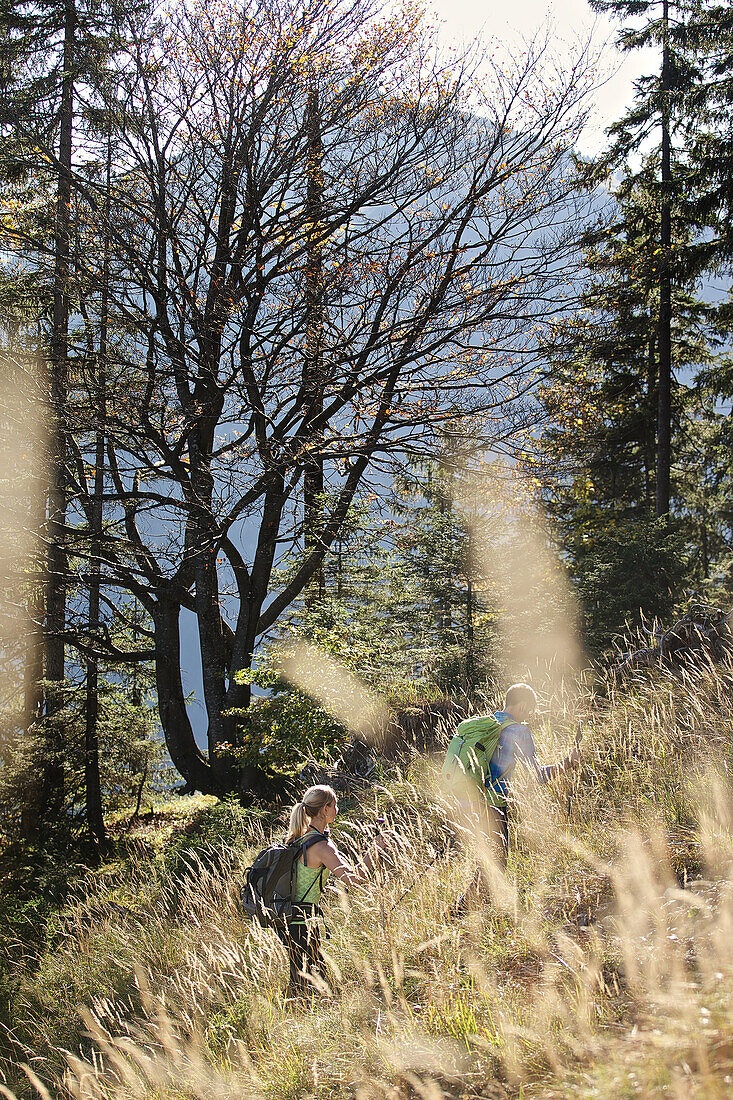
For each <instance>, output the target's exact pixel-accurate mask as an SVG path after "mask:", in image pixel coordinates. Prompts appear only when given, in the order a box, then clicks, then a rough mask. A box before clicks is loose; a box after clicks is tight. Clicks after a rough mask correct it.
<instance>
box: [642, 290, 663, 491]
mask: <svg viewBox="0 0 733 1100" xmlns="http://www.w3.org/2000/svg"><path fill="white" fill-rule="evenodd" d="M649 313H650V316H649V328H650V331H649V342H648V345H647V359H646V404H645V409H646V415H645V418H644V419H645V424H644V431H645V438H644V503H645V504H646V506H647V508H649V510H650V511H651V509H652V508H653V507H654V490H655V480H656V474H655V467H654V455H655V451H656V442H657V405H658V401H659V398H658V395H657V361H656V357H655V353H656V346H657V342H656V329H657V326H656V325H654V321H653V318H652V314H651V309H650V311H649ZM652 328H653V331H652Z"/></svg>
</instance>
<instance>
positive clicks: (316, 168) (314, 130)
mask: <svg viewBox="0 0 733 1100" xmlns="http://www.w3.org/2000/svg"><path fill="white" fill-rule="evenodd" d="M306 130H307V139H308V159H307V173H308V180H307V195H306V203H307V212H308V231H309V233H310V238H309V243H308V250H307V261H306V262H307V270H306V276H305V297H306V309H307V313H306V337H305V363H304V366H303V391H304V398H305V407H306V409H307V410H308V411H307V414H306V415H307V417H308V420H309V421H310V422H315V421H316V420H317V418H318V417H320V416H321V414H322V413H323V374H324V372H323V363H322V358H323V351H324V346H323V345H324V323H325V315H324V301H323V246H322V244H321V241H320V233H321V229H322V224H323V167H322V162H323V145H322V142H321V127H320V111H319V103H318V92H317V91H316V90H314V89H312V90H311V91H309V92H308V101H307V106H306ZM322 442H323V431H322V430H321V429H320V428H319V427H317V425H316V424H315V423H314V426H313V428H312V430H309V431H308V445H309V446H310V447H312V450H313V457H312V458H310V459H308V460H307V461H306V463H305V467H304V471H303V532H304V543H305V552H306V555H307V554H309V553H310V552H311V551H312V550H314V549H315V547H316V545H317V542H318V537H319V534H320V531H321V527H322V525H323V503H322V501H323V487H324V486H323V459H322V457H321V454H320V450H321V446H322ZM324 595H325V572H324V569H323V566H321V568H320V569H318V570H317V571H316V573H315V574H314V576H313V579H312V580H311V582H310V584H309V586H308V590H307V596H308V597H310V598H321V597H323V596H324Z"/></svg>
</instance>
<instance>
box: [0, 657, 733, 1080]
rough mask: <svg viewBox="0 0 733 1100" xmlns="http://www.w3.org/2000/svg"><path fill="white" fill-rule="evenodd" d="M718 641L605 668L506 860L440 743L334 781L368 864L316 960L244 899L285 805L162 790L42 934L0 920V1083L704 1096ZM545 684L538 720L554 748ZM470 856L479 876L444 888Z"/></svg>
mask: <svg viewBox="0 0 733 1100" xmlns="http://www.w3.org/2000/svg"><path fill="white" fill-rule="evenodd" d="M732 672H733V670H731V669H730V668H727V667H724V668H718V669H713V668H704V669H701V670H697V671H688V672H684V673H682V674H678V675H676V676H672V675H671V674H666V673H659V674H657V675H656V676H654V677H650V678H646V679H638V680H636V681H634V682H632V683H627V684H625V685H615V686H614V685H612V684H610V683H608V684H605V685H600V688H601V690H600V691H599V693H598V694H597V695H596V696H595V700H596V701H595V702H594V703H593V705H592V706H591V707H590V709H589V710H588V717H587V721H586V737H585V741H584V763H583V765H582V767H581V769H580V771H579V772H578V773H576V774H575V775H574V776H573V777H572V778H568V779H564V780H562V781H559V782H557V783H555V784H553V785H551V786H548V787H546V788H541V789H540V788H537V787H536V786H529V785H527V786H526V787H525V788H524V789H523V790H521V791H520V792H519V795H518V805H517V807H516V808H515V815H514V825H513V844H512V851H511V855H510V859H509V866H508V871H507V874H506V875H503V874H502V873H501V872H500V871H499V870H498V868H497V867H496V866H494V865H493V864H492V861H491V856H490V853H488V852H487V851H486V850H485V849H484V847H483V846H482V844H481V840H480V838H479V837H471V836H468V835H466V834H465V833H460V834H459V833H457V832H456V830H455V829H452V828H451V827H450V825H449V822H448V819H447V813H446V805H445V803H444V801H443V799H442V797H441V795H440V792H439V790H438V787H437V785H436V782H435V779H436V774H437V771H438V769H437V767H436V761H435V760H431V759H428V758H424V757H418V756H415V757H414V758H413V759H412V760H411V761H409V762H408V763H406V764H405V765H404V766H403V767H401V768H400V767H397V766H395V765H391V766H389V765H387V764H386V763H385V764H384V765H383V769H382V774H381V776H380V778H379V781H378V782H376V783H375V784H374V785H373V786H371V787H368V788H365V789H364V790H363V791H362V792H360V793H358V794H355V793H352V794H351V795H350V796H349V797H348V798H345V799H344V800H343V802H342V812H341V815H340V818H339V821H338V822H337V824H336V827H335V830H334V835H335V837H336V839H337V843H338V844H339V845H340V846H341V847H343V848H344V849H345V850H347V851H348V852H350V853H352V854H353V853H354V852H355V851H357V850H358V849H359V848H361V847H363V846H364V844H365V843H367V842H368V841H369V839H370V837H371V836H373V832H374V829H375V827H376V824H375V823H376V819H377V818H378V817H379V816H380V815H381V814H384V815H386V817H387V819H388V822H389V825H390V828H391V830H392V834H391V835H392V836H393V840H392V842H391V846H390V851H389V855H388V857H387V858H386V859H385V861H384V863H383V864H382V866H381V867H380V869H379V871H378V872H377V874H376V875H375V881H374V882H373V883H370V884H369V885H368V886H365V887H363V888H360V889H358V890H357V889H352V891H351V892H350V893H349V894H348V895H347V894H345V893H343V892H337V891H336V890H330V891H329V892H328V897H327V900H326V904H325V908H326V923H327V925H328V928H329V930H330V936H329V939H328V941H327V943H326V953H327V974H326V979H327V980H326V982H325V983H324V984H323V985H322V986H321V987H319V988H317V989H314V992H313V996H312V998H311V999H310V1000H309V1001H286V1000H285V989H286V978H287V974H286V969H287V968H286V958H285V953H284V950H283V948H282V946H281V944H280V943H279V941H278V940H277V938H276V937H275V936H274V934H273V933H272V932H270V931H268V930H263V929H261V928H259V927H258V926H256V927H253V926H252V925H251V924H250V923H248V922H247V921H246V920H245V919H244V918H243V917H242V915H241V913H240V910H239V905H238V897H239V891H240V889H241V882H242V872H243V869H244V868H245V867H246V866H247V864H248V863H249V862H250V861H251V858H252V857H253V855H254V854H255V853H256V852H257V851H258V850H259V849H261V848H262V847H263V846H264V844H265V843H266V842H267V841H268V839H269V837H270V836H271V835H277V834H279V833H280V831H281V828H282V816H280V817H278V816H277V813H275V812H274V811H271V810H269V809H267V808H263V809H260V810H245V809H243V808H242V807H241V806H239V805H238V804H237V803H235V802H216V801H215V800H214V799H213V798H212V797H203V796H192V797H181V798H174V799H172V800H170V801H168V802H165V803H161V804H158V805H156V806H155V807H154V809H153V811H152V812H151V813H149V814H148V815H147V816H146V815H145V814H143V815H142V816H141V818H140V820H139V821H137V822H135V823H134V824H133V825H132V826H131V827H130V828H129V829H128V828H127V822H126V820H125V818H124V816H121V817H120V819H119V821H118V822H117V824H116V826H113V828H114V829H116V836H117V852H118V857H117V858H116V859H115V860H113V861H109V862H107V863H105V864H103V865H102V866H100V867H99V868H97V869H96V870H93V871H89V872H88V873H86V874H85V875H84V876H83V877H82V878H80V879H79V881H78V883H77V885H76V886H75V887H74V889H73V890H72V893H71V896H70V897H69V899H68V900H67V901H66V903H65V904H64V906H63V907H62V908H61V909H60V911H59V912H58V913H56V914H55V915H54V916H53V917H52V918H51V920H50V921H49V923H48V925H47V928H46V932H45V937H44V939H43V942H42V944H41V946H40V947H37V948H36V949H35V950H32V949H31V948H30V946H29V945H28V944H25V945H24V944H23V943H22V937H19V936H18V935H17V934H14V935H13V936H7V937H6V939H5V943H4V946H3V955H4V960H3V992H4V1008H3V1013H4V1017H5V1019H4V1025H3V1031H2V1047H1V1050H2V1063H1V1065H2V1075H3V1076H2V1080H4V1082H5V1084H4V1085H3V1086H2V1089H1V1090H0V1091H2V1093H3V1095H4V1096H5V1097H6V1098H8V1100H12V1098H13V1096H18V1097H30V1096H33V1095H40V1096H41V1097H43V1098H44V1100H46V1098H47V1097H49V1096H51V1097H57V1096H58V1097H65V1098H69V1100H72V1098H73V1100H183V1098H186V1100H198V1098H201V1100H216V1098H221V1100H229V1098H232V1100H234V1098H252V1100H255V1098H257V1100H296V1098H311V1097H313V1098H319V1100H321V1098H323V1100H325V1098H333V1097H354V1098H355V1100H403V1098H405V1100H407V1098H408V1097H409V1098H412V1097H416V1098H417V1097H419V1098H424V1100H439V1098H443V1097H446V1098H447V1097H450V1098H456V1100H458V1098H459V1097H464V1098H473V1097H486V1098H494V1097H496V1098H504V1097H512V1098H520V1097H521V1098H523V1100H528V1098H529V1097H545V1098H548V1100H552V1098H558V1100H560V1098H570V1097H573V1098H574V1097H578V1098H580V1097H583V1098H591V1097H594V1098H596V1097H597V1098H608V1100H620V1098H625V1097H644V1096H670V1097H680V1098H681V1097H685V1098H686V1097H705V1098H711V1100H712V1098H721V1100H722V1098H723V1097H728V1096H730V1095H731V1094H732V1093H733V794H732V792H731V787H730V784H729V781H728V774H729V771H730V769H731V768H732V767H733V704H732V703H731V683H732V682H733V681H732V679H731V676H732ZM562 706H563V704H562V701H560V702H557V703H556V704H555V706H554V707H551V708H550V710H549V713H548V715H547V719H546V721H545V723H544V725H543V726H541V727H538V730H537V740H538V745H539V747H540V750H541V753H542V755H543V756H544V758H546V759H548V760H551V759H555V758H558V757H559V756H560V755H561V754H562V753H563V752H564V751H565V749H566V747H567V743H568V740H569V732H568V729H569V725H568V717H569V716H568V715H567V714H566V715H565V716H563V713H562ZM477 862H478V863H483V864H484V868H485V872H486V874H485V877H486V879H487V882H488V883H489V885H488V886H487V887H486V889H485V890H484V891H483V892H482V893H481V894H480V895H477V896H475V898H474V901H473V903H472V905H471V906H469V908H468V911H467V912H466V913H465V914H463V915H461V916H460V917H457V916H456V915H455V912H454V910H453V909H452V906H453V903H454V902H455V900H456V899H457V898H458V897H459V896H460V894H461V892H462V891H463V890H464V889H465V888H466V886H467V885H468V884H469V883H470V882H471V879H472V877H473V875H474V872H475V868H476V865H477Z"/></svg>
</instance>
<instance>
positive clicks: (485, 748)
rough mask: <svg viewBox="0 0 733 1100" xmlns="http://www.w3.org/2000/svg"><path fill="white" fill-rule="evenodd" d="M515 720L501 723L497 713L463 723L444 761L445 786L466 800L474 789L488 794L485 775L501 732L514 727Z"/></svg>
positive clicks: (466, 720)
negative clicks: (472, 788)
mask: <svg viewBox="0 0 733 1100" xmlns="http://www.w3.org/2000/svg"><path fill="white" fill-rule="evenodd" d="M515 721H516V720H515V719H514V718H505V719H504V720H503V722H500V721H499V719H498V718H497V717H496V715H495V714H484V715H477V716H475V717H473V718H466V719H465V720H464V721H463V722H461V724H460V725H459V727H458V729H457V730H456V732H455V735H454V737H453V739H452V741H451V743H450V745H449V746H448V751H447V752H446V754H445V760H444V762H443V779H444V780H445V782H446V785H447V786H449V787H452V788H453V790H454V792H455V793H456V794H458V795H461V794H462V795H463V797H470V788H471V787H472V786H475V787H477V788H478V789H479V791H480V792H481V794H482V795H485V787H484V784H485V781H486V773H487V772H488V770H489V761H490V760H491V757H492V756H493V755H494V753H495V752H496V746H497V745H498V744H499V738H500V736H501V731H502V730H503V729H506V727H507V726H511V725H514V722H515ZM467 788H468V790H467Z"/></svg>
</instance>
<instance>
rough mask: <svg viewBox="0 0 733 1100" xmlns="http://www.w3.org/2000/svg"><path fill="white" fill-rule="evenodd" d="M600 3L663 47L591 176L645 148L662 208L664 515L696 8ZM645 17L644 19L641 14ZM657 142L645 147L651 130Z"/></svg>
mask: <svg viewBox="0 0 733 1100" xmlns="http://www.w3.org/2000/svg"><path fill="white" fill-rule="evenodd" d="M591 6H592V7H593V8H594V9H595V10H596V11H601V12H604V13H609V14H613V15H618V16H620V17H622V18H626V19H628V20H630V22H629V23H628V24H627V25H626V26H624V27H623V28H622V30H621V31H620V33H619V37H618V45H619V47H620V48H621V49H622V50H625V51H626V50H635V49H643V48H645V47H649V46H653V47H657V48H658V49H659V54H660V60H659V69H658V71H657V72H656V73H653V74H650V75H648V76H644V77H642V78H641V79H640V80H639V81H638V82H637V84H636V89H635V97H634V102H633V104H632V106H631V107H630V108H629V110H628V111H627V112H626V113H625V114H624V115H623V116H622V118H620V119H619V120H618V121H617V122H615V123H614V124H613V125H612V126H611V127H610V128H609V131H608V133H609V137H610V139H611V144H610V146H609V148H608V150H607V151H606V152H605V153H604V154H603V155H602V156H601V157H600V158H599V159H598V160H597V161H596V162H595V163H594V164H593V165H592V166H590V167H589V173H588V174H589V176H590V178H596V179H597V178H599V177H601V176H604V175H607V174H608V173H609V172H610V171H613V170H621V169H624V168H625V174H626V175H627V176H633V175H636V174H637V173H635V172H633V171H631V170H630V169H629V168H628V163H629V159H630V158H634V157H637V158H638V157H641V156H644V167H643V169H642V171H643V173H644V175H645V177H646V179H647V182H648V184H652V183H653V193H654V195H655V199H656V203H657V210H658V227H657V233H656V235H655V239H654V241H653V244H654V247H653V249H652V251H651V257H652V262H653V265H654V277H655V282H656V285H657V294H658V325H657V346H656V363H657V410H656V412H657V417H656V419H657V427H656V437H657V438H656V451H657V459H656V493H655V496H656V502H655V510H656V515H657V517H662V516H666V515H668V513H669V511H670V493H671V466H672V388H673V376H672V297H673V286H674V281H675V270H676V268H677V267H678V265H679V261H680V257H679V256H676V255H675V254H674V252H673V247H672V218H673V207H674V206H675V204H676V203H677V204H679V203H680V202H681V200H682V195H683V188H682V186H681V182H682V178H683V175H684V173H685V162H684V156H683V154H682V152H681V150H680V148H679V147H678V145H677V144H676V140H675V139H676V138H677V137H678V135H679V134H680V133H681V132H682V130H683V128H684V123H685V116H684V110H683V107H682V103H683V92H684V89H685V88H686V86H687V84H688V82H689V81H690V80H691V79H692V77H693V70H692V67H691V65H690V63H689V59H688V57H687V55H686V53H685V51H684V50H682V49H681V48H680V46H679V42H680V38H681V33H682V29H683V27H684V25H685V21H686V19H687V17H688V13H689V0H591ZM638 18H640V19H641V20H642V21H641V23H640V24H638V23H637V22H636V21H637V19H638ZM652 136H653V137H654V140H655V150H654V152H653V153H652V154H651V155H644V154H645V149H646V146H647V145H648V142H649V139H650V137H652Z"/></svg>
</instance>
